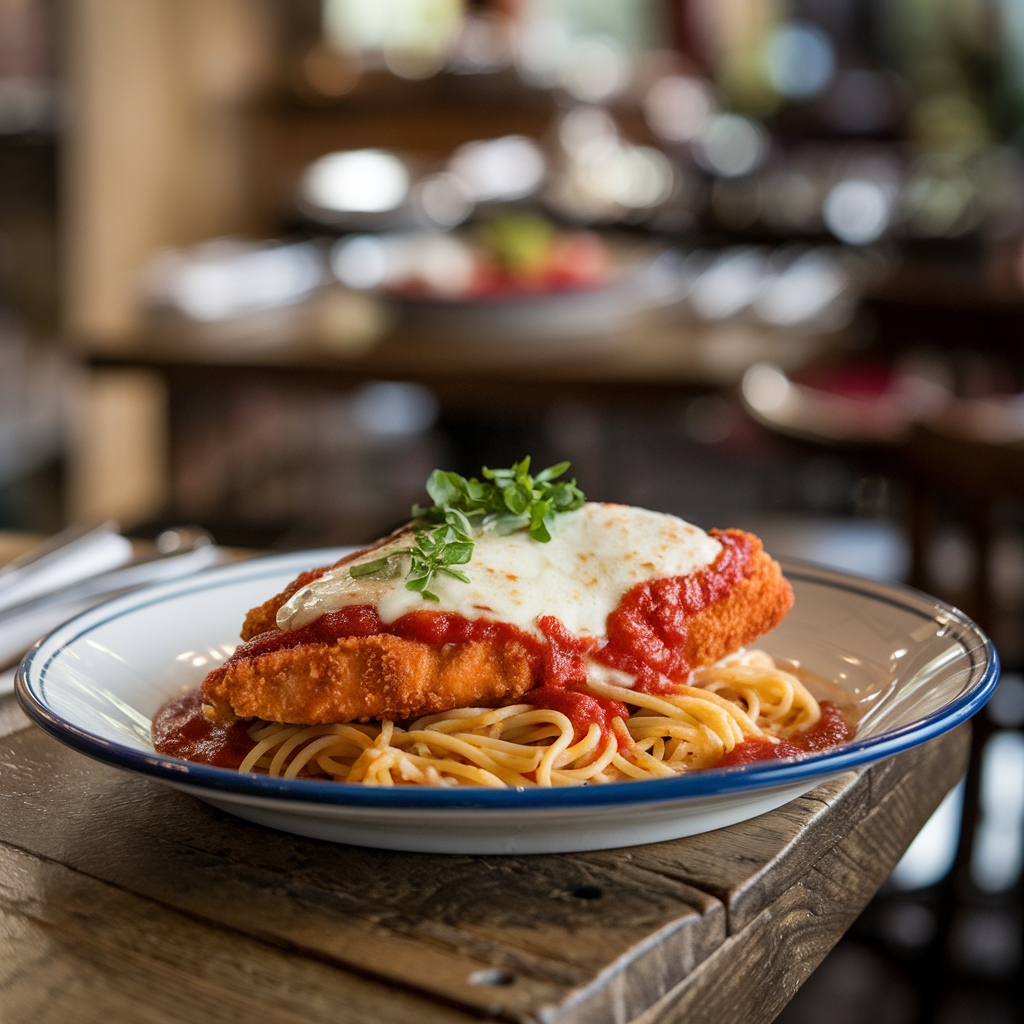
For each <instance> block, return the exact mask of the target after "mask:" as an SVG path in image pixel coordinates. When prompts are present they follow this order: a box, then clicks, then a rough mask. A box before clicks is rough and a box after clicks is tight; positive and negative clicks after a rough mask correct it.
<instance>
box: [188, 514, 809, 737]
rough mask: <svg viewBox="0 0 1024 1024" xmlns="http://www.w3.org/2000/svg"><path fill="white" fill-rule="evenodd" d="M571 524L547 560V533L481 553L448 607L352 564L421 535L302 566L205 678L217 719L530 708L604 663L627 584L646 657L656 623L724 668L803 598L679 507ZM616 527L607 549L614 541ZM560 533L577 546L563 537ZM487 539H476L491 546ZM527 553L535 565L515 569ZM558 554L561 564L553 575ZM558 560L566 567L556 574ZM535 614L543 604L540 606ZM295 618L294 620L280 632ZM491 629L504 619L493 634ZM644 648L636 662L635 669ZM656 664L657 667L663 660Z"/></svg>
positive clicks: (448, 586)
mask: <svg viewBox="0 0 1024 1024" xmlns="http://www.w3.org/2000/svg"><path fill="white" fill-rule="evenodd" d="M574 516H576V517H577V518H578V519H579V520H580V521H579V523H577V522H576V520H575V519H573V517H574ZM564 518H565V519H566V522H567V525H566V526H565V527H564V528H563V529H562V530H561V532H559V533H556V534H555V536H554V537H553V539H552V542H551V544H550V545H547V544H546V545H544V548H545V549H547V548H551V551H550V553H549V552H548V551H546V550H545V551H543V552H542V553H543V554H544V556H545V557H546V558H547V562H545V563H543V564H541V566H540V568H539V569H538V568H537V566H536V565H535V562H536V558H535V557H534V556H535V555H536V554H537V552H535V551H533V550H532V549H531V548H530V547H529V545H530V543H536V542H531V541H530V540H529V537H528V536H526V537H525V538H523V537H522V535H518V539H517V535H512V537H511V538H499V539H497V540H496V541H495V542H494V543H493V544H492V545H491V547H492V548H494V551H493V552H492V553H491V555H490V556H487V552H484V553H483V555H481V557H480V558H479V559H478V558H477V557H476V556H474V559H473V561H472V562H471V563H470V564H469V565H467V566H466V570H467V572H468V573H469V575H470V576H471V577H472V579H473V581H474V586H475V590H470V589H469V588H467V587H466V583H462V582H459V581H458V580H452V581H451V582H450V583H449V582H448V581H444V584H443V586H439V587H437V589H438V590H439V595H440V598H439V600H438V601H437V602H436V605H435V604H434V603H432V602H427V601H422V599H420V604H419V605H418V606H415V605H410V604H409V602H410V601H415V600H416V599H417V597H418V595H415V594H413V595H409V592H408V590H406V589H405V588H404V587H403V584H402V581H401V580H398V581H397V582H394V581H391V580H386V579H385V580H383V581H381V582H378V581H371V582H369V583H366V584H363V585H362V586H363V589H360V583H359V581H358V580H356V581H353V579H351V578H350V577H351V567H352V566H359V565H363V564H365V562H366V559H367V558H368V557H372V556H373V555H375V554H376V555H379V554H381V553H382V552H383V553H384V554H386V553H387V552H388V551H389V549H390V550H394V549H396V547H400V546H401V545H402V544H403V543H405V542H407V540H408V538H409V536H410V534H409V532H408V531H399V533H397V534H393V535H392V536H391V537H389V538H387V539H385V540H384V541H381V542H378V543H377V544H375V545H373V546H372V547H371V548H368V549H363V550H362V551H359V552H356V553H354V554H352V555H348V556H346V557H345V558H343V559H341V560H340V561H339V562H337V563H335V564H334V565H333V566H325V567H323V568H320V569H316V570H313V571H311V572H307V573H303V574H302V575H300V576H299V577H298V578H297V579H295V580H294V581H292V583H290V584H289V585H288V586H287V587H286V588H285V589H284V590H283V591H282V592H281V593H280V594H278V595H276V596H275V597H273V598H271V599H270V600H268V601H267V602H265V603H264V604H263V605H260V606H258V607H256V608H253V609H252V610H250V612H249V613H248V615H247V616H246V619H245V625H244V627H243V630H242V637H243V640H245V641H246V643H244V644H243V645H242V646H241V647H240V648H239V649H238V650H237V651H236V652H235V654H234V655H233V656H232V657H231V658H230V659H229V660H228V662H226V663H225V664H224V665H222V666H220V667H219V668H217V669H215V670H214V671H213V672H211V673H210V674H209V675H208V676H207V678H206V680H205V681H204V683H203V687H202V691H203V700H204V702H205V704H206V707H207V714H208V715H209V716H210V717H213V718H216V719H218V720H222V721H230V720H233V719H235V718H236V717H239V718H260V719H264V720H268V721H275V722H287V723H294V724H301V725H320V724H327V723H334V722H350V721H362V722H365V721H369V720H371V719H383V718H388V719H392V720H400V721H401V720H408V719H415V718H418V717H421V716H423V715H431V714H436V713H439V712H443V711H449V710H453V709H456V708H463V707H499V706H503V705H507V704H511V703H515V702H521V703H529V692H530V691H531V690H532V689H534V688H535V687H538V686H541V685H543V684H545V683H546V682H549V681H550V675H551V672H552V671H553V670H552V668H551V666H552V664H553V663H554V662H555V661H557V659H558V658H562V661H563V662H566V659H569V660H571V659H573V658H575V659H576V662H577V663H578V664H577V666H576V668H575V669H573V668H570V669H569V670H566V669H565V665H564V664H562V663H560V664H562V668H561V669H560V671H562V673H563V676H564V677H565V678H572V676H571V673H572V671H576V672H577V673H578V672H579V671H581V669H580V668H579V665H584V663H585V661H586V658H590V657H591V656H593V657H594V658H596V659H597V660H598V662H599V661H600V659H601V657H602V654H601V648H602V645H603V644H605V643H606V641H607V635H608V634H607V627H606V622H607V621H610V619H609V614H610V613H612V612H614V611H615V610H616V609H618V608H621V607H624V605H623V603H622V602H623V601H624V600H625V598H626V595H627V594H639V596H638V597H637V598H636V600H634V601H633V605H635V606H636V608H643V609H646V610H644V611H642V613H641V612H636V613H635V615H634V617H635V618H636V623H635V626H636V628H635V629H634V630H633V632H634V633H635V636H633V638H632V640H631V641H630V642H631V643H633V651H634V655H636V657H641V659H642V657H645V655H643V650H644V648H643V644H644V643H645V642H647V641H646V640H645V638H644V637H645V634H644V630H645V629H648V630H649V631H650V630H652V629H653V630H654V633H655V634H657V636H656V637H655V639H657V642H658V643H660V644H661V645H662V647H661V650H662V654H663V655H664V651H665V650H668V651H669V653H670V654H671V655H672V657H673V658H675V659H676V662H675V663H676V664H678V663H681V662H679V659H682V662H684V663H685V665H686V666H689V668H698V667H701V666H704V665H709V664H712V663H714V662H716V661H718V660H719V659H721V658H722V657H724V656H725V655H727V654H730V653H732V652H733V651H735V650H737V649H738V648H740V647H742V646H745V645H747V644H749V643H751V642H752V641H753V640H755V639H756V638H757V637H759V636H761V635H762V634H763V633H766V632H767V631H768V630H770V629H772V628H774V627H775V626H776V625H778V623H779V622H780V621H781V620H782V618H783V617H784V616H785V615H786V613H787V612H788V611H789V609H790V607H791V605H792V602H793V594H792V590H791V589H790V586H789V584H788V583H787V582H786V580H785V579H784V577H783V575H782V571H781V569H780V568H779V565H778V563H776V562H775V561H774V560H773V559H772V558H771V557H770V556H769V555H767V554H766V553H765V552H764V551H763V550H762V546H761V542H760V541H759V540H758V539H757V538H756V537H754V536H753V535H751V534H744V533H742V532H740V531H728V532H727V533H723V534H717V535H715V536H713V537H709V536H708V535H707V534H704V533H703V531H700V530H698V529H697V528H696V527H692V526H690V525H689V524H687V523H684V522H682V520H678V519H675V518H674V517H671V516H661V515H660V514H658V513H649V512H645V511H644V510H639V509H627V508H624V507H623V506H598V505H586V506H584V507H583V508H581V509H579V512H578V513H576V512H572V513H570V514H569V515H568V516H566V517H564ZM630 530H632V533H630ZM602 531H604V532H602ZM605 535H607V537H608V538H609V540H608V544H607V547H608V551H607V552H606V551H605V550H604V548H603V547H601V545H602V544H603V543H604V542H603V540H602V538H603V537H604V536H605ZM595 538H596V539H595ZM637 538H639V539H637ZM513 542H514V543H513ZM559 543H561V545H562V548H565V550H562V548H558V547H556V545H557V544H559ZM486 547H487V545H486V544H484V543H481V542H478V543H477V549H478V553H479V549H480V548H486ZM537 547H538V549H540V545H537ZM506 548H509V549H511V550H510V553H509V552H506V550H505V549H506ZM716 548H717V549H718V550H717V551H716ZM485 556H486V557H485ZM488 557H490V560H491V561H490V563H488ZM517 558H518V559H519V562H518V563H517V561H516V559H517ZM531 559H533V561H531ZM520 563H521V564H523V565H524V566H525V569H523V570H520V569H518V568H517V565H518V564H520ZM548 563H551V564H552V565H554V569H552V570H551V572H549V565H548ZM727 568H728V572H730V573H731V574H732V575H730V576H728V578H727ZM526 570H528V571H529V572H530V573H533V574H534V576H533V577H531V580H530V581H527V580H524V579H520V576H519V573H520V572H522V571H526ZM555 570H557V571H558V573H560V574H561V575H560V576H558V577H557V578H554V577H552V579H554V582H552V579H549V576H551V575H552V573H554V571H555ZM684 570H688V571H684ZM716 574H717V575H716ZM665 578H670V579H672V580H675V581H677V582H678V583H679V586H678V587H676V588H675V589H674V591H673V593H674V594H675V596H674V597H673V598H672V599H671V600H672V602H674V604H671V607H669V603H671V602H668V599H667V598H665V597H661V598H658V597H657V595H656V591H655V590H651V591H650V592H648V591H643V593H639V591H638V588H641V589H642V588H644V587H645V586H647V584H648V583H649V582H650V581H652V580H653V581H658V580H659V579H665ZM566 579H568V582H565V580H566ZM467 582H468V580H467ZM318 587H319V588H320V591H319V592H318V591H317V588H318ZM332 587H333V588H334V589H333V590H332V589H331V588H332ZM531 587H532V589H530V588H531ZM459 588H466V589H465V591H463V590H460V589H459ZM663 589H664V588H663ZM592 592H593V593H592ZM311 593H313V594H314V596H315V597H316V600H315V601H313V602H312V603H310V602H309V601H308V600H307V604H309V605H310V607H312V611H310V610H309V609H308V608H306V607H305V606H304V605H303V600H304V598H308V595H310V594H311ZM325 594H326V597H324V595H325ZM338 594H341V595H342V596H341V597H338V596H337V595H338ZM594 594H596V595H597V597H596V598H595V597H594ZM481 595H482V596H481ZM652 595H654V596H652ZM363 598H365V599H366V600H365V604H363V603H360V602H361V599H363ZM658 600H661V601H662V603H663V604H665V607H662V606H660V605H658V603H657V602H658ZM332 601H333V602H334V607H331V602H332ZM388 602H391V603H390V604H389V603H388ZM403 602H404V603H403ZM645 602H646V604H645ZM652 602H653V604H652ZM667 602H668V603H667ZM702 602H703V604H702ZM396 603H397V611H399V612H402V611H403V610H405V609H406V608H408V609H410V610H408V611H406V612H405V617H404V618H403V617H402V616H401V615H397V616H396V615H395V614H394V613H395V611H396ZM435 607H436V610H434V609H435ZM325 608H326V610H322V609H325ZM296 609H298V610H297V611H296ZM687 609H689V613H687ZM535 610H539V611H538V614H537V615H531V612H533V611H535ZM317 611H319V614H316V615H315V617H313V618H310V615H313V614H314V613H315V612H317ZM378 612H380V615H378ZM670 612H671V616H674V618H672V621H671V622H669V617H670V615H669V613H670ZM467 613H468V614H467ZM282 616H283V617H284V619H285V620H286V624H287V625H288V626H289V628H288V629H284V630H282V629H281V628H280V627H279V620H280V619H281V618H282ZM417 616H419V619H420V620H428V619H430V616H434V617H435V618H438V621H440V619H444V624H445V625H446V628H448V632H442V633H437V638H439V639H443V640H444V642H428V641H425V640H423V639H417V638H410V635H409V630H408V629H404V628H403V627H402V624H403V623H405V622H407V621H409V620H416V617H417ZM643 616H646V618H644V617H643ZM548 617H554V619H558V620H559V622H558V624H557V625H558V629H559V630H562V632H558V631H557V630H556V631H555V632H554V633H552V632H551V630H552V629H554V627H550V629H549V628H548V627H547V626H543V625H542V632H543V633H544V635H543V636H541V635H538V632H537V627H536V623H537V622H541V623H542V624H543V623H544V622H545V621H546V619H547V618H548ZM563 618H565V620H566V622H565V626H566V627H567V630H568V633H569V634H571V636H572V637H574V638H575V637H577V635H578V637H582V638H583V640H581V641H580V643H579V644H577V646H576V647H571V642H570V641H564V640H562V641H559V643H561V644H562V645H563V647H564V644H565V643H570V647H571V649H570V647H564V649H563V647H559V646H558V643H556V641H555V639H553V637H555V636H559V637H561V636H562V635H563V633H564V632H565V629H563V625H562V619H563ZM382 619H387V622H388V625H384V624H383V622H382ZM449 620H452V621H454V622H455V623H456V626H457V625H458V623H459V622H463V623H464V622H466V621H467V620H472V623H471V625H472V626H473V628H472V629H468V630H467V629H463V630H462V631H461V633H460V631H459V629H457V628H455V629H454V632H453V631H452V628H451V627H450V623H449ZM417 621H419V620H417ZM489 623H497V625H495V626H494V627H493V628H490V626H489V625H488V624H489ZM573 629H575V631H576V632H573ZM368 630H370V631H369V632H367V631H368ZM373 630H376V631H373ZM414 632H415V631H414ZM422 632H423V630H422V629H419V630H418V632H416V635H417V636H419V635H421V634H422ZM342 634H344V635H342ZM396 634H405V635H396ZM463 634H465V636H464V638H462V639H455V640H454V641H453V640H452V639H451V638H452V637H463ZM652 635H654V634H652ZM650 642H651V643H653V642H654V641H653V640H651V641H650ZM673 644H675V647H674V648H673V647H672V645H673ZM556 648H557V649H556ZM652 649H653V648H652ZM581 651H583V652H584V653H585V654H586V658H585V657H584V653H580V652H581ZM636 652H640V654H636ZM634 655H628V656H627V658H626V662H625V663H626V664H627V665H628V664H630V663H631V662H630V661H629V658H630V657H634ZM634 660H635V658H634ZM663 660H664V658H663ZM649 661H650V664H652V665H656V664H659V663H658V662H657V658H656V657H655V656H654V655H653V654H652V655H651V656H650V658H649ZM608 663H609V664H613V665H616V664H620V663H621V659H620V661H619V662H616V661H614V660H609V661H608ZM574 664H575V663H574ZM583 670H584V671H585V669H583ZM567 671H568V672H569V675H568V676H566V672H567ZM617 671H620V672H621V669H618V670H617ZM676 681H677V682H678V681H679V679H678V678H677V679H676ZM624 685H629V684H624Z"/></svg>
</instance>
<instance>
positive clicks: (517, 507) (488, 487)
mask: <svg viewBox="0 0 1024 1024" xmlns="http://www.w3.org/2000/svg"><path fill="white" fill-rule="evenodd" d="M568 468H569V463H568V462H560V463H558V465H557V466H549V467H548V468H547V469H545V470H543V471H541V472H540V473H538V474H537V475H536V476H535V477H534V476H530V459H529V457H527V458H525V459H523V461H522V462H517V463H515V465H513V466H512V467H511V469H488V468H487V467H486V466H484V468H483V476H484V479H483V480H477V479H476V477H470V478H469V479H468V480H467V479H466V477H464V476H459V474H458V473H444V472H442V471H441V470H439V469H435V470H434V472H433V473H431V474H430V479H429V480H427V494H429V495H430V497H431V498H432V499H433V500H434V504H433V505H431V506H429V507H424V506H422V505H413V507H412V515H413V520H412V528H413V546H412V547H409V548H401V549H400V550H398V551H392V552H389V553H388V554H387V555H385V556H384V557H383V558H378V559H376V560H375V561H373V562H362V563H361V564H359V565H353V566H352V567H351V568H350V569H349V575H350V576H352V577H353V578H356V579H358V578H360V577H369V578H371V579H377V580H390V579H394V578H395V577H396V576H398V575H399V574H400V572H401V564H400V561H401V556H402V555H409V556H410V565H409V571H408V573H407V574H406V578H405V579H406V582H405V587H406V589H407V590H416V591H419V593H420V594H422V595H423V597H424V598H426V599H427V600H428V601H438V600H440V598H438V596H437V595H436V594H433V593H431V591H430V590H429V587H430V584H431V581H432V580H433V578H434V577H435V576H436V575H437V574H438V573H441V574H443V575H445V576H451V577H452V578H453V579H457V580H461V581H462V582H463V583H469V577H468V576H467V575H466V574H465V573H464V572H460V571H459V570H458V569H455V568H453V566H456V565H465V564H466V563H467V562H468V561H469V560H470V559H471V558H472V557H473V544H474V542H475V540H476V538H477V536H479V535H480V534H481V533H484V532H485V531H486V532H491V533H496V534H498V535H504V534H508V533H514V532H516V531H517V530H529V531H530V536H531V537H533V539H534V540H536V541H540V542H541V543H542V544H546V543H547V542H548V541H549V540H551V526H552V525H553V523H554V518H555V516H556V515H558V514H559V513H560V512H572V511H574V510H575V509H578V508H579V507H580V506H581V505H582V504H583V502H584V501H585V500H586V499H585V497H584V495H583V492H582V491H581V490H580V489H579V488H578V487H577V486H576V481H575V479H573V480H569V481H564V480H563V481H562V482H561V483H556V482H555V481H556V480H557V479H558V477H560V476H561V475H562V474H563V473H564V472H565V471H566V470H567V469H568Z"/></svg>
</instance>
